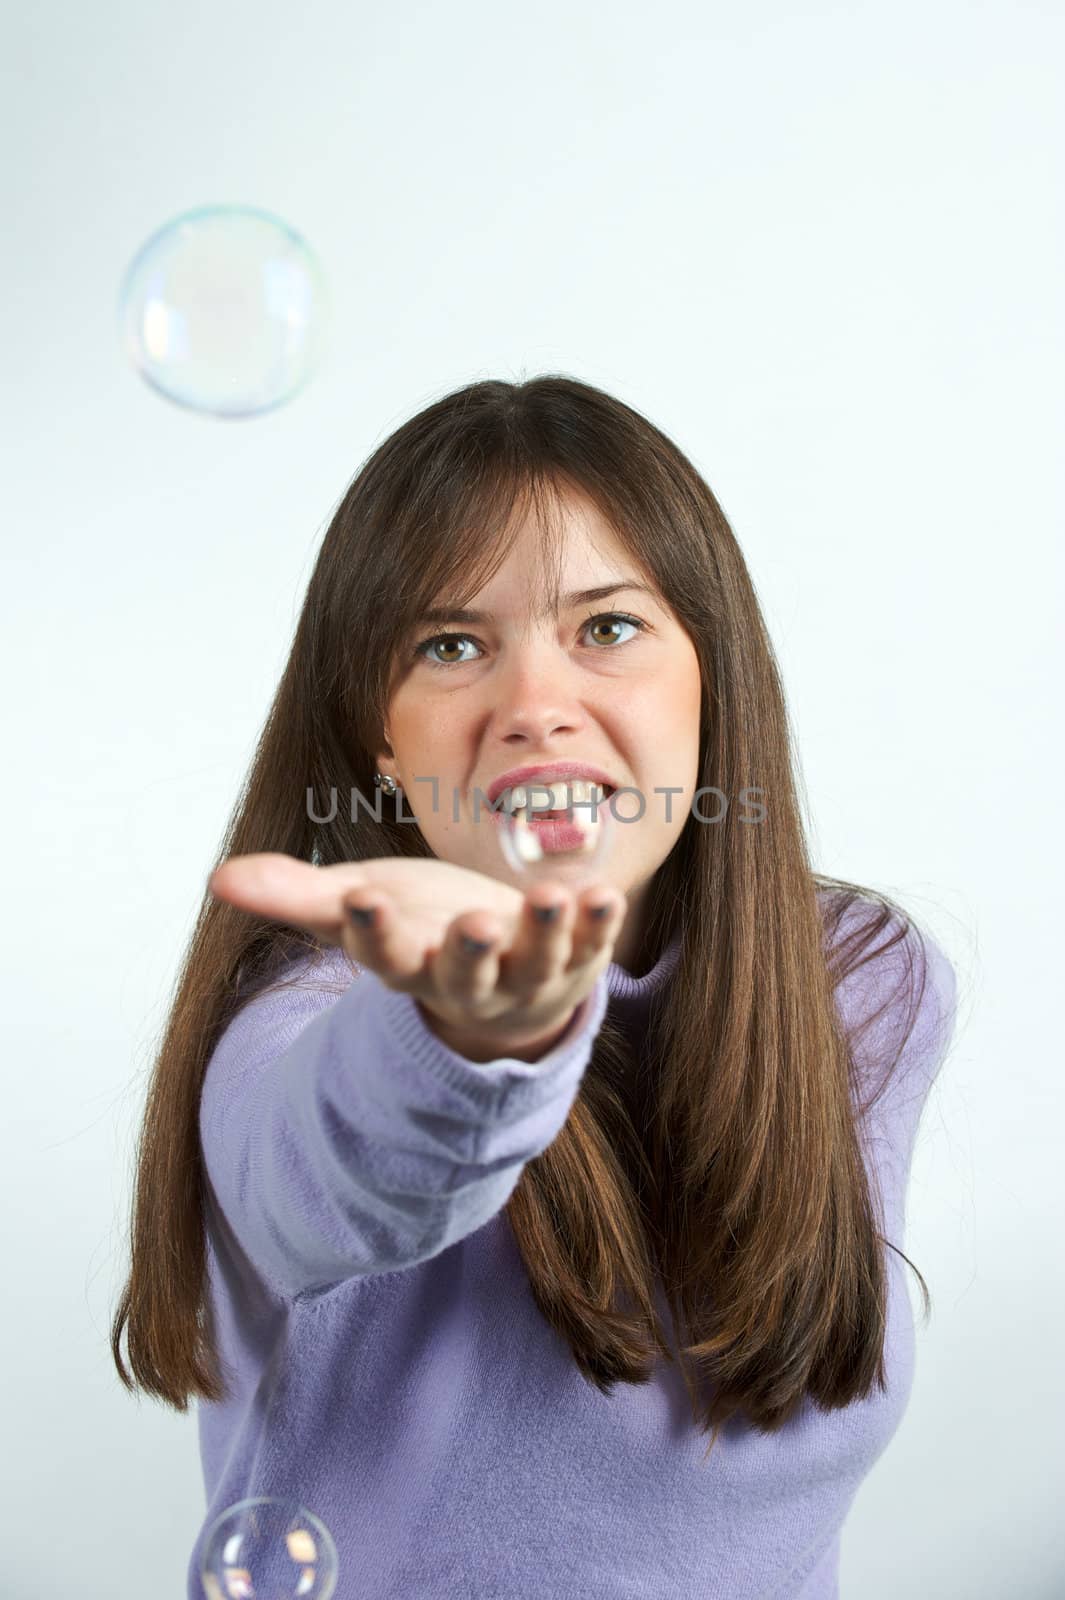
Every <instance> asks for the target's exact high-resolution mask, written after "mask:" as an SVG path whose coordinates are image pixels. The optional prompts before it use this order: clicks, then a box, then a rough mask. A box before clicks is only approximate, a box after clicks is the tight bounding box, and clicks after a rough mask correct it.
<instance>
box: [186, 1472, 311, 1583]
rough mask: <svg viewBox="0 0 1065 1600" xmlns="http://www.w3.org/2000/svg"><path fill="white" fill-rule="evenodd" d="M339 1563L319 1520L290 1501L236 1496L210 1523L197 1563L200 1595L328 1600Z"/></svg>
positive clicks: (268, 1497)
mask: <svg viewBox="0 0 1065 1600" xmlns="http://www.w3.org/2000/svg"><path fill="white" fill-rule="evenodd" d="M338 1575H339V1564H338V1561H337V1551H336V1545H335V1544H334V1543H333V1539H332V1536H331V1534H330V1532H329V1529H328V1528H327V1527H326V1526H325V1523H324V1522H322V1521H321V1519H320V1518H318V1517H316V1516H315V1515H314V1513H313V1512H311V1511H308V1510H307V1508H306V1506H301V1505H298V1504H297V1503H296V1501H294V1500H279V1499H275V1498H274V1497H273V1496H270V1495H261V1496H259V1497H258V1498H256V1499H252V1500H240V1501H238V1503H237V1504H236V1505H235V1506H230V1507H229V1508H228V1509H227V1510H226V1511H223V1513H222V1515H221V1516H220V1517H218V1518H217V1520H216V1521H215V1522H214V1523H213V1525H212V1527H211V1528H210V1531H209V1532H208V1534H207V1539H206V1541H205V1544H204V1549H203V1560H202V1563H201V1566H200V1582H201V1584H202V1585H203V1592H204V1596H205V1600H331V1597H332V1595H333V1594H334V1593H335V1591H336V1586H337V1577H338Z"/></svg>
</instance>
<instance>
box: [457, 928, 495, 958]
mask: <svg viewBox="0 0 1065 1600" xmlns="http://www.w3.org/2000/svg"><path fill="white" fill-rule="evenodd" d="M491 944H492V941H491V939H471V938H470V936H469V934H468V933H464V934H463V935H462V948H463V949H464V950H465V952H466V954H467V955H468V956H480V955H483V954H484V952H485V951H486V950H488V949H490V948H491Z"/></svg>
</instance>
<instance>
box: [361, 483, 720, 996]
mask: <svg viewBox="0 0 1065 1600" xmlns="http://www.w3.org/2000/svg"><path fill="white" fill-rule="evenodd" d="M565 518H566V528H565V546H564V551H563V556H562V571H561V576H562V583H561V586H560V587H561V594H562V600H561V611H560V614H559V615H558V616H557V617H555V616H548V615H544V614H540V613H541V612H542V610H543V607H542V605H541V604H539V603H538V601H537V596H538V595H541V594H542V592H543V583H542V580H541V578H540V565H539V559H540V558H539V543H538V540H537V537H536V533H535V529H534V528H533V526H532V524H531V523H526V524H525V525H524V526H523V527H522V528H521V529H520V530H519V533H518V537H517V539H516V541H515V545H514V547H513V548H512V550H511V551H510V553H509V555H508V557H507V560H506V562H505V563H504V565H503V566H502V567H500V569H499V570H498V571H497V572H496V573H495V575H494V576H493V578H492V580H491V581H490V583H488V584H487V585H486V586H485V587H484V588H483V589H482V590H481V591H480V593H479V594H478V595H477V597H476V598H475V599H474V600H473V601H472V602H471V603H470V608H469V609H470V610H474V611H476V612H478V613H480V614H481V617H480V620H478V621H472V620H469V619H465V620H460V619H456V618H454V616H449V617H448V618H446V619H436V618H434V619H433V620H432V621H431V622H429V623H426V625H425V626H423V627H419V628H417V629H416V630H415V632H414V634H413V635H412V636H411V638H410V640H409V641H408V642H406V643H405V644H404V652H405V660H404V661H403V662H401V663H400V664H399V665H398V666H397V670H396V674H395V676H394V678H393V688H392V697H391V702H390V705H389V710H388V715H387V718H386V724H385V737H386V739H387V741H388V744H389V746H390V752H382V753H380V754H379V756H378V761H377V765H378V768H379V770H380V771H381V772H382V773H383V774H386V775H389V776H391V777H393V778H395V780H396V782H397V783H398V784H399V785H400V786H401V787H402V790H403V801H402V805H403V813H402V814H403V815H406V816H412V815H413V816H414V817H416V818H417V821H418V826H419V828H420V830H421V832H422V834H423V835H424V837H425V840H426V842H427V843H428V845H429V847H430V848H431V850H432V851H433V853H434V855H436V856H437V857H438V858H439V859H440V860H443V861H451V862H454V863H455V864H456V865H459V866H463V867H469V868H472V869H473V870H475V871H477V872H483V873H485V874H486V875H487V876H489V877H493V878H497V879H501V880H503V881H504V882H508V883H512V884H514V885H516V886H517V887H522V880H521V877H520V875H518V874H516V873H515V872H514V870H513V869H512V868H511V867H510V866H509V864H508V863H507V861H506V859H505V858H504V856H503V854H502V851H501V849H500V843H499V830H498V827H497V826H496V825H495V824H494V823H493V822H492V820H491V814H490V810H489V805H488V797H489V793H490V785H491V784H492V782H493V780H495V779H498V778H499V777H500V776H502V775H503V774H506V773H509V772H511V771H513V770H514V769H515V768H518V767H526V766H536V765H538V764H540V763H545V764H546V763H549V762H553V761H564V760H575V761H583V762H587V763H589V764H590V765H591V766H593V767H595V768H597V769H599V770H601V771H602V772H603V773H605V774H606V775H607V776H608V777H609V779H610V781H611V783H612V785H613V786H614V787H615V788H628V789H634V790H636V791H638V793H637V794H627V795H619V796H618V799H617V801H616V802H615V809H616V812H617V816H618V818H619V819H620V818H626V817H631V818H633V819H635V818H637V817H639V816H640V809H641V808H640V797H642V799H643V804H644V810H643V815H642V817H640V820H638V821H637V820H633V821H631V822H627V823H626V822H622V821H618V822H612V821H608V823H607V827H608V831H609V848H608V850H607V852H606V855H605V858H604V859H603V860H602V861H601V862H600V861H599V860H596V861H594V862H593V863H591V864H590V865H589V864H588V863H580V861H579V858H570V860H569V861H568V863H567V870H565V871H563V872H560V873H559V874H558V881H559V882H563V883H565V884H566V885H567V887H569V888H571V889H573V890H574V891H579V890H581V889H583V888H585V887H586V886H587V885H588V884H590V883H592V882H608V883H610V884H612V885H614V886H615V887H616V888H619V889H621V890H622V891H623V892H624V893H625V894H626V895H627V897H628V900H629V911H628V915H627V917H626V920H625V924H624V926H623V928H622V931H621V934H620V935H619V938H618V940H617V942H616V944H615V949H614V959H615V960H616V961H618V962H620V963H621V964H622V965H623V966H626V967H628V968H630V970H633V969H634V966H635V963H636V961H637V960H638V959H639V954H640V946H641V942H642V934H643V926H644V910H645V907H646V894H647V890H648V888H649V886H650V883H651V880H652V878H653V877H654V874H655V872H656V871H657V869H658V868H659V867H660V866H661V865H662V862H663V861H664V860H665V859H666V857H667V856H668V855H669V852H670V851H671V850H672V848H673V846H674V844H675V843H676V841H677V839H678V838H679V836H680V833H681V830H682V829H683V827H684V823H685V821H686V820H687V817H688V812H689V809H690V806H691V802H692V797H693V795H694V793H695V789H696V786H697V783H698V750H699V712H700V698H701V681H700V674H699V663H698V658H697V656H696V654H695V649H694V647H693V645H692V642H691V640H690V638H689V637H688V635H687V633H686V632H685V631H684V629H683V628H682V627H681V626H680V624H679V623H678V622H677V621H676V619H675V617H674V616H673V613H672V612H671V611H670V610H669V609H668V607H667V606H666V603H665V601H664V600H663V599H661V598H660V597H659V596H658V595H657V594H652V593H647V592H644V591H643V590H642V589H640V588H638V587H637V588H633V587H631V586H632V585H645V584H647V583H648V581H649V580H648V579H647V577H646V575H645V574H644V573H642V572H641V571H639V570H637V568H636V566H635V565H634V563H633V560H632V558H631V557H630V555H629V554H628V552H627V550H626V549H625V547H624V546H623V545H622V544H621V543H620V542H619V541H618V540H617V538H616V537H615V535H614V534H613V532H612V531H611V529H610V528H609V526H608V525H607V524H606V522H605V521H604V520H603V518H602V516H601V514H600V513H599V511H598V508H597V507H596V506H595V505H594V503H593V502H592V501H591V500H589V499H588V498H587V497H586V496H585V495H583V494H578V493H577V492H576V491H572V492H571V493H570V494H569V495H568V496H567V500H566V506H565ZM607 585H610V586H612V587H613V586H615V585H616V586H617V588H616V592H615V593H612V594H609V595H605V596H603V597H601V598H598V599H594V600H592V601H574V600H571V599H570V598H569V597H571V596H573V595H574V594H576V593H578V592H580V591H583V590H588V589H596V588H603V587H605V586H607ZM436 604H437V605H438V606H442V605H443V604H444V602H443V601H440V600H438V601H437V602H436ZM619 613H621V614H623V615H619ZM625 617H632V618H634V619H635V621H636V622H638V623H642V624H643V626H642V627H637V626H634V624H633V623H632V622H629V621H626V620H624V618H625ZM444 635H447V636H449V637H446V638H445V637H442V636H444ZM419 778H420V779H423V780H429V779H434V778H435V780H436V782H435V784H434V783H432V782H429V781H423V782H416V781H415V780H416V779H419ZM530 781H531V780H530ZM477 790H480V791H481V799H480V809H479V814H475V805H474V801H475V794H476V791H477ZM667 790H672V791H674V792H673V793H665V792H663V791H667ZM656 791H657V792H656ZM434 792H435V809H434ZM577 814H578V815H580V813H577ZM456 815H457V819H458V820H456Z"/></svg>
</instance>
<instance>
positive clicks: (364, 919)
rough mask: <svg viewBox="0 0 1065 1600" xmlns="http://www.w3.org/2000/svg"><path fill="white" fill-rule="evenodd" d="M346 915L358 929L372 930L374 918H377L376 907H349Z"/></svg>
mask: <svg viewBox="0 0 1065 1600" xmlns="http://www.w3.org/2000/svg"><path fill="white" fill-rule="evenodd" d="M348 915H349V916H350V918H351V920H352V922H354V923H355V924H356V925H357V926H358V927H360V928H372V927H373V925H374V918H375V917H376V916H377V907H376V906H349V907H348Z"/></svg>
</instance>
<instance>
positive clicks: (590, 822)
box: [492, 778, 615, 887]
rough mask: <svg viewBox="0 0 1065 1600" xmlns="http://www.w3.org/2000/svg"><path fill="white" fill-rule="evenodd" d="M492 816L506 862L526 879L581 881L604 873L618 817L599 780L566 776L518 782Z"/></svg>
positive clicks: (576, 884)
mask: <svg viewBox="0 0 1065 1600" xmlns="http://www.w3.org/2000/svg"><path fill="white" fill-rule="evenodd" d="M492 822H493V824H494V826H495V827H496V829H497V831H498V836H499V844H500V849H501V850H502V852H503V856H504V859H505V860H506V862H507V865H508V866H509V867H510V869H511V871H512V872H513V873H515V874H516V875H517V876H518V877H519V878H521V879H522V881H523V882H537V881H539V880H541V879H550V880H551V881H552V882H559V883H569V884H572V885H573V886H574V887H580V886H581V883H580V882H577V881H575V880H581V882H583V881H584V880H587V881H590V880H591V878H592V877H593V876H594V877H599V876H601V874H602V868H603V863H604V860H605V858H606V854H607V851H608V849H609V845H610V840H611V838H612V828H613V826H614V823H615V818H614V817H613V815H612V813H611V810H610V802H609V799H608V797H607V796H606V794H605V791H604V790H603V789H602V788H601V787H600V786H599V785H597V784H586V783H583V782H582V781H581V780H579V779H576V778H567V779H565V780H563V781H562V782H560V783H557V784H554V785H550V786H549V785H547V784H542V783H529V784H520V785H518V786H516V787H515V788H514V789H512V790H511V792H510V793H509V794H508V795H507V796H506V797H505V799H504V801H503V804H502V805H501V806H500V808H499V810H498V811H496V812H495V813H493V815H492Z"/></svg>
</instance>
